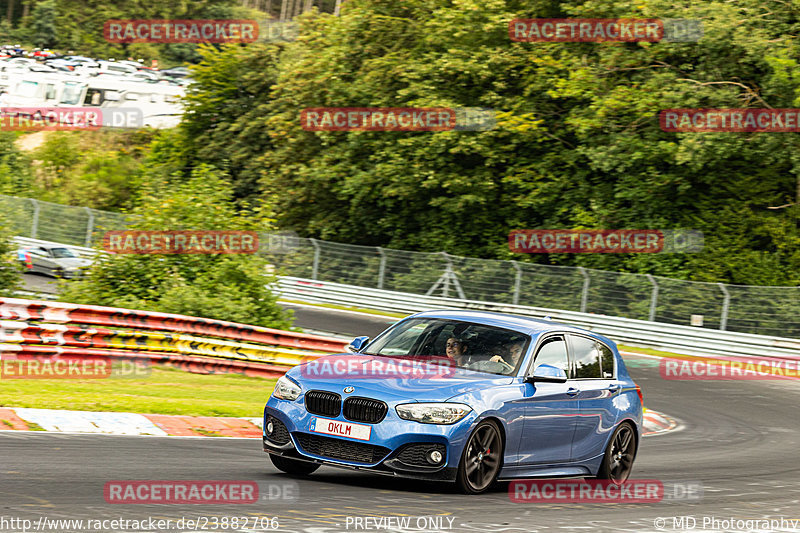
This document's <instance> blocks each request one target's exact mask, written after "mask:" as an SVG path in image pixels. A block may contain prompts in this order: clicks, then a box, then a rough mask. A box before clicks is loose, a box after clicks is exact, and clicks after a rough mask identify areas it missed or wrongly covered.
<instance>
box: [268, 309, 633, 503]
mask: <svg viewBox="0 0 800 533" xmlns="http://www.w3.org/2000/svg"><path fill="white" fill-rule="evenodd" d="M348 349H349V350H350V351H351V352H352V353H350V354H345V355H332V356H324V357H321V358H319V359H317V360H316V361H313V362H309V363H306V364H304V365H299V366H297V367H294V368H292V369H291V370H290V371H289V372H287V373H286V375H284V376H282V377H281V378H280V379H279V380H278V382H277V384H276V386H275V390H274V391H273V393H272V396H271V397H270V399H269V401H268V402H267V405H266V407H265V409H264V433H263V447H264V451H266V452H268V453H269V454H270V459H271V460H272V462H273V464H274V465H275V466H276V467H277V468H278V469H280V470H282V471H284V472H288V473H291V474H295V475H307V474H310V473H312V472H313V471H315V470H316V469H317V468H319V467H320V466H321V465H331V466H340V467H347V468H354V469H359V470H364V471H371V472H375V473H379V474H387V475H395V476H404V477H412V478H419V479H427V480H440V481H449V482H456V483H457V484H458V486H459V488H460V489H461V490H462V491H464V492H466V493H471V494H476V493H480V492H484V491H486V490H487V489H489V488H490V487H491V486H492V485H493V483H494V482H495V481H497V480H510V479H516V478H532V477H556V476H559V477H561V476H582V477H597V478H600V479H607V480H610V481H612V482H614V483H617V484H619V483H623V482H624V481H625V480H626V479H627V478H628V476H629V475H630V472H631V469H632V467H633V461H634V458H635V457H636V452H637V450H638V446H639V442H640V441H641V435H642V393H641V390H640V389H639V387H638V386H637V385H636V384H635V383H634V382H633V380H632V379H631V377H630V376H629V375H628V371H627V369H626V368H625V363H624V362H623V360H622V357H620V355H619V352H618V350H617V347H616V345H615V344H614V343H613V342H612V341H610V340H609V339H607V338H605V337H603V336H600V335H597V334H594V333H592V332H590V331H587V330H583V329H580V328H575V327H572V326H567V325H564V324H558V323H555V322H551V321H548V320H536V319H532V318H524V317H518V316H512V315H503V314H497V313H488V312H477V311H428V312H424V313H418V314H415V315H412V316H410V317H407V318H405V319H403V320H401V321H400V322H398V323H396V324H394V325H393V326H391V327H390V328H389V329H387V330H386V331H384V332H383V333H381V334H380V335H379V336H378V337H376V338H375V339H374V340H372V341H369V339H367V338H366V337H359V338H357V339H355V340H354V341H353V342H352V343H351V344H350V346H349V347H348ZM443 363H444V364H443Z"/></svg>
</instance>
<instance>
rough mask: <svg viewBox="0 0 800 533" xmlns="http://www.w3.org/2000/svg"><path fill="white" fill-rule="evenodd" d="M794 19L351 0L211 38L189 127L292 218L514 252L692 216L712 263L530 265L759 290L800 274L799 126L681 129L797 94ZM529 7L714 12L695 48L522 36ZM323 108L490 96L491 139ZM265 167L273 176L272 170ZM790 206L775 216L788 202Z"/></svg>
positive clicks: (305, 227) (777, 13)
mask: <svg viewBox="0 0 800 533" xmlns="http://www.w3.org/2000/svg"><path fill="white" fill-rule="evenodd" d="M798 9H800V8H797V7H796V6H794V5H793V4H786V3H782V4H775V5H774V6H772V7H771V8H770V9H769V10H767V9H766V7H763V6H762V5H761V4H759V3H758V2H755V1H749V0H748V1H743V2H738V3H736V4H735V5H734V4H731V3H729V2H722V1H714V2H704V3H702V4H692V3H690V2H688V1H687V2H680V3H678V4H675V3H673V2H667V1H665V0H651V1H647V2H641V3H637V4H635V5H633V4H628V3H617V2H611V1H607V0H603V1H599V2H598V1H591V2H576V1H572V2H565V1H561V2H556V1H538V2H535V3H533V4H526V5H524V6H523V5H522V4H520V3H518V2H514V1H510V0H460V1H458V2H452V1H448V0H407V1H403V2H396V1H393V0H350V1H348V2H346V3H345V6H344V7H343V9H342V15H341V17H339V18H336V17H333V16H329V15H325V14H322V15H306V16H303V17H301V19H300V20H301V37H300V38H299V39H298V40H297V41H295V42H291V43H281V44H278V45H254V46H249V47H247V48H242V47H230V48H228V49H226V50H225V51H224V52H223V53H218V52H216V51H215V50H211V49H206V50H205V51H204V53H203V55H204V61H203V62H202V63H201V64H200V65H199V66H198V67H196V69H195V72H196V73H197V74H196V75H197V79H198V84H197V85H196V86H195V94H194V96H193V97H192V99H191V102H190V110H191V111H192V113H191V114H189V115H188V116H187V118H186V120H185V121H184V124H183V131H184V132H185V133H186V136H185V138H186V139H187V144H186V145H185V146H187V147H188V148H189V150H188V152H187V154H186V157H187V159H188V160H190V161H193V162H209V163H212V164H214V165H217V166H220V167H223V168H225V169H226V170H227V171H229V172H230V173H231V176H232V179H233V183H234V186H235V187H236V191H237V194H238V195H239V196H240V198H241V197H244V198H248V197H259V196H262V195H266V196H268V197H270V198H274V199H275V200H276V201H277V202H278V214H279V222H280V224H281V225H282V226H283V227H285V228H287V229H294V230H297V231H299V232H301V233H302V234H304V235H307V236H313V237H321V238H325V239H330V240H337V241H343V242H350V243H359V244H380V245H386V246H390V247H397V248H406V249H417V250H430V251H439V250H446V251H448V252H451V253H456V254H463V255H472V256H481V257H495V258H503V259H508V258H516V259H520V256H514V255H512V254H511V253H510V252H509V251H508V247H507V243H506V236H507V234H508V231H509V230H511V229H517V228H695V229H698V230H701V231H703V232H705V234H706V249H705V251H704V252H703V253H700V254H691V255H661V256H652V255H648V256H646V257H643V256H633V255H629V256H623V255H617V254H587V255H582V256H569V255H566V254H564V255H560V256H556V255H551V256H550V257H541V256H538V257H523V258H522V259H523V260H531V261H549V262H552V263H559V264H578V265H584V266H592V267H596V268H604V269H610V270H628V271H636V272H649V273H655V274H661V275H667V276H677V277H685V278H690V279H697V280H707V281H729V282H733V283H751V284H797V283H799V282H800V246H799V245H800V232H798V219H799V218H800V205H797V204H794V205H788V206H787V205H786V204H793V203H794V202H796V201H797V189H798V176H800V164H799V163H798V162H799V161H800V160H799V159H798V157H797V142H798V141H797V140H796V139H797V138H796V135H795V134H785V133H756V134H745V133H714V134H709V133H704V134H698V133H677V134H676V133H666V132H663V131H661V129H660V128H659V124H658V118H657V114H658V111H659V110H661V109H667V108H675V107H690V108H693V107H712V108H722V107H774V108H781V107H792V106H798V102H799V101H800V76H799V75H798V66H797V59H796V58H797V57H798V53H797V52H798V49H797V48H798V45H797V42H796V39H794V38H793V37H792V35H794V34H796V30H797V27H796V26H797V22H796V20H797V15H798V12H797V11H798ZM532 17H594V18H604V17H640V18H679V17H680V18H699V19H702V21H703V28H704V32H705V34H704V36H703V38H702V39H701V40H700V41H699V42H696V43H692V42H690V43H675V42H660V43H517V42H511V41H510V40H509V36H508V21H509V20H512V19H514V18H532ZM320 106H332V107H343V106H451V107H488V108H493V109H496V110H497V111H498V112H499V125H498V127H497V128H496V129H495V130H493V131H489V132H440V133H408V132H308V131H304V130H303V129H301V127H300V121H299V113H300V110H302V109H303V108H306V107H320ZM257 177H258V178H259V181H258V186H256V178H257ZM780 206H786V207H781V208H779V209H770V208H774V207H780Z"/></svg>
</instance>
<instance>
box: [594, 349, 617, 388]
mask: <svg viewBox="0 0 800 533" xmlns="http://www.w3.org/2000/svg"><path fill="white" fill-rule="evenodd" d="M597 348H598V349H599V350H600V370H601V371H602V372H603V378H604V379H613V378H614V353H613V352H612V351H611V348H609V347H608V346H606V345H605V344H600V343H599V342H598V343H597Z"/></svg>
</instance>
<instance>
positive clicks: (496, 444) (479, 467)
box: [456, 420, 504, 494]
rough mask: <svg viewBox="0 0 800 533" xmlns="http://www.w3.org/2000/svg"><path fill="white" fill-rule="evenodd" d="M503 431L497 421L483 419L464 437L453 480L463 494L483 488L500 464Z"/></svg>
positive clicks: (498, 469)
mask: <svg viewBox="0 0 800 533" xmlns="http://www.w3.org/2000/svg"><path fill="white" fill-rule="evenodd" d="M503 449H504V443H503V435H502V433H501V432H500V428H499V427H497V424H496V423H495V422H493V421H491V420H484V421H483V422H481V423H480V424H478V427H476V428H475V431H473V432H472V434H471V435H470V436H469V439H467V444H466V445H465V446H464V451H463V452H462V453H461V461H459V463H458V472H457V474H456V484H457V485H458V488H459V489H460V490H461V492H463V493H464V494H480V493H482V492H486V491H487V490H489V488H491V486H492V485H494V482H495V481H497V476H498V475H499V474H500V469H501V468H502V466H503Z"/></svg>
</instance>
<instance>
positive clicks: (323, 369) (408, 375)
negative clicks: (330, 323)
mask: <svg viewBox="0 0 800 533" xmlns="http://www.w3.org/2000/svg"><path fill="white" fill-rule="evenodd" d="M306 361H307V362H306ZM304 362H305V364H303V365H302V366H301V367H300V374H301V375H302V376H303V377H308V378H320V379H346V380H350V379H441V378H448V377H452V376H453V375H454V374H455V372H456V364H455V362H453V360H452V359H450V358H448V357H445V356H436V355H433V356H408V357H401V356H394V357H370V356H364V355H329V356H324V357H319V358H315V359H311V358H307V359H306V360H304Z"/></svg>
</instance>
